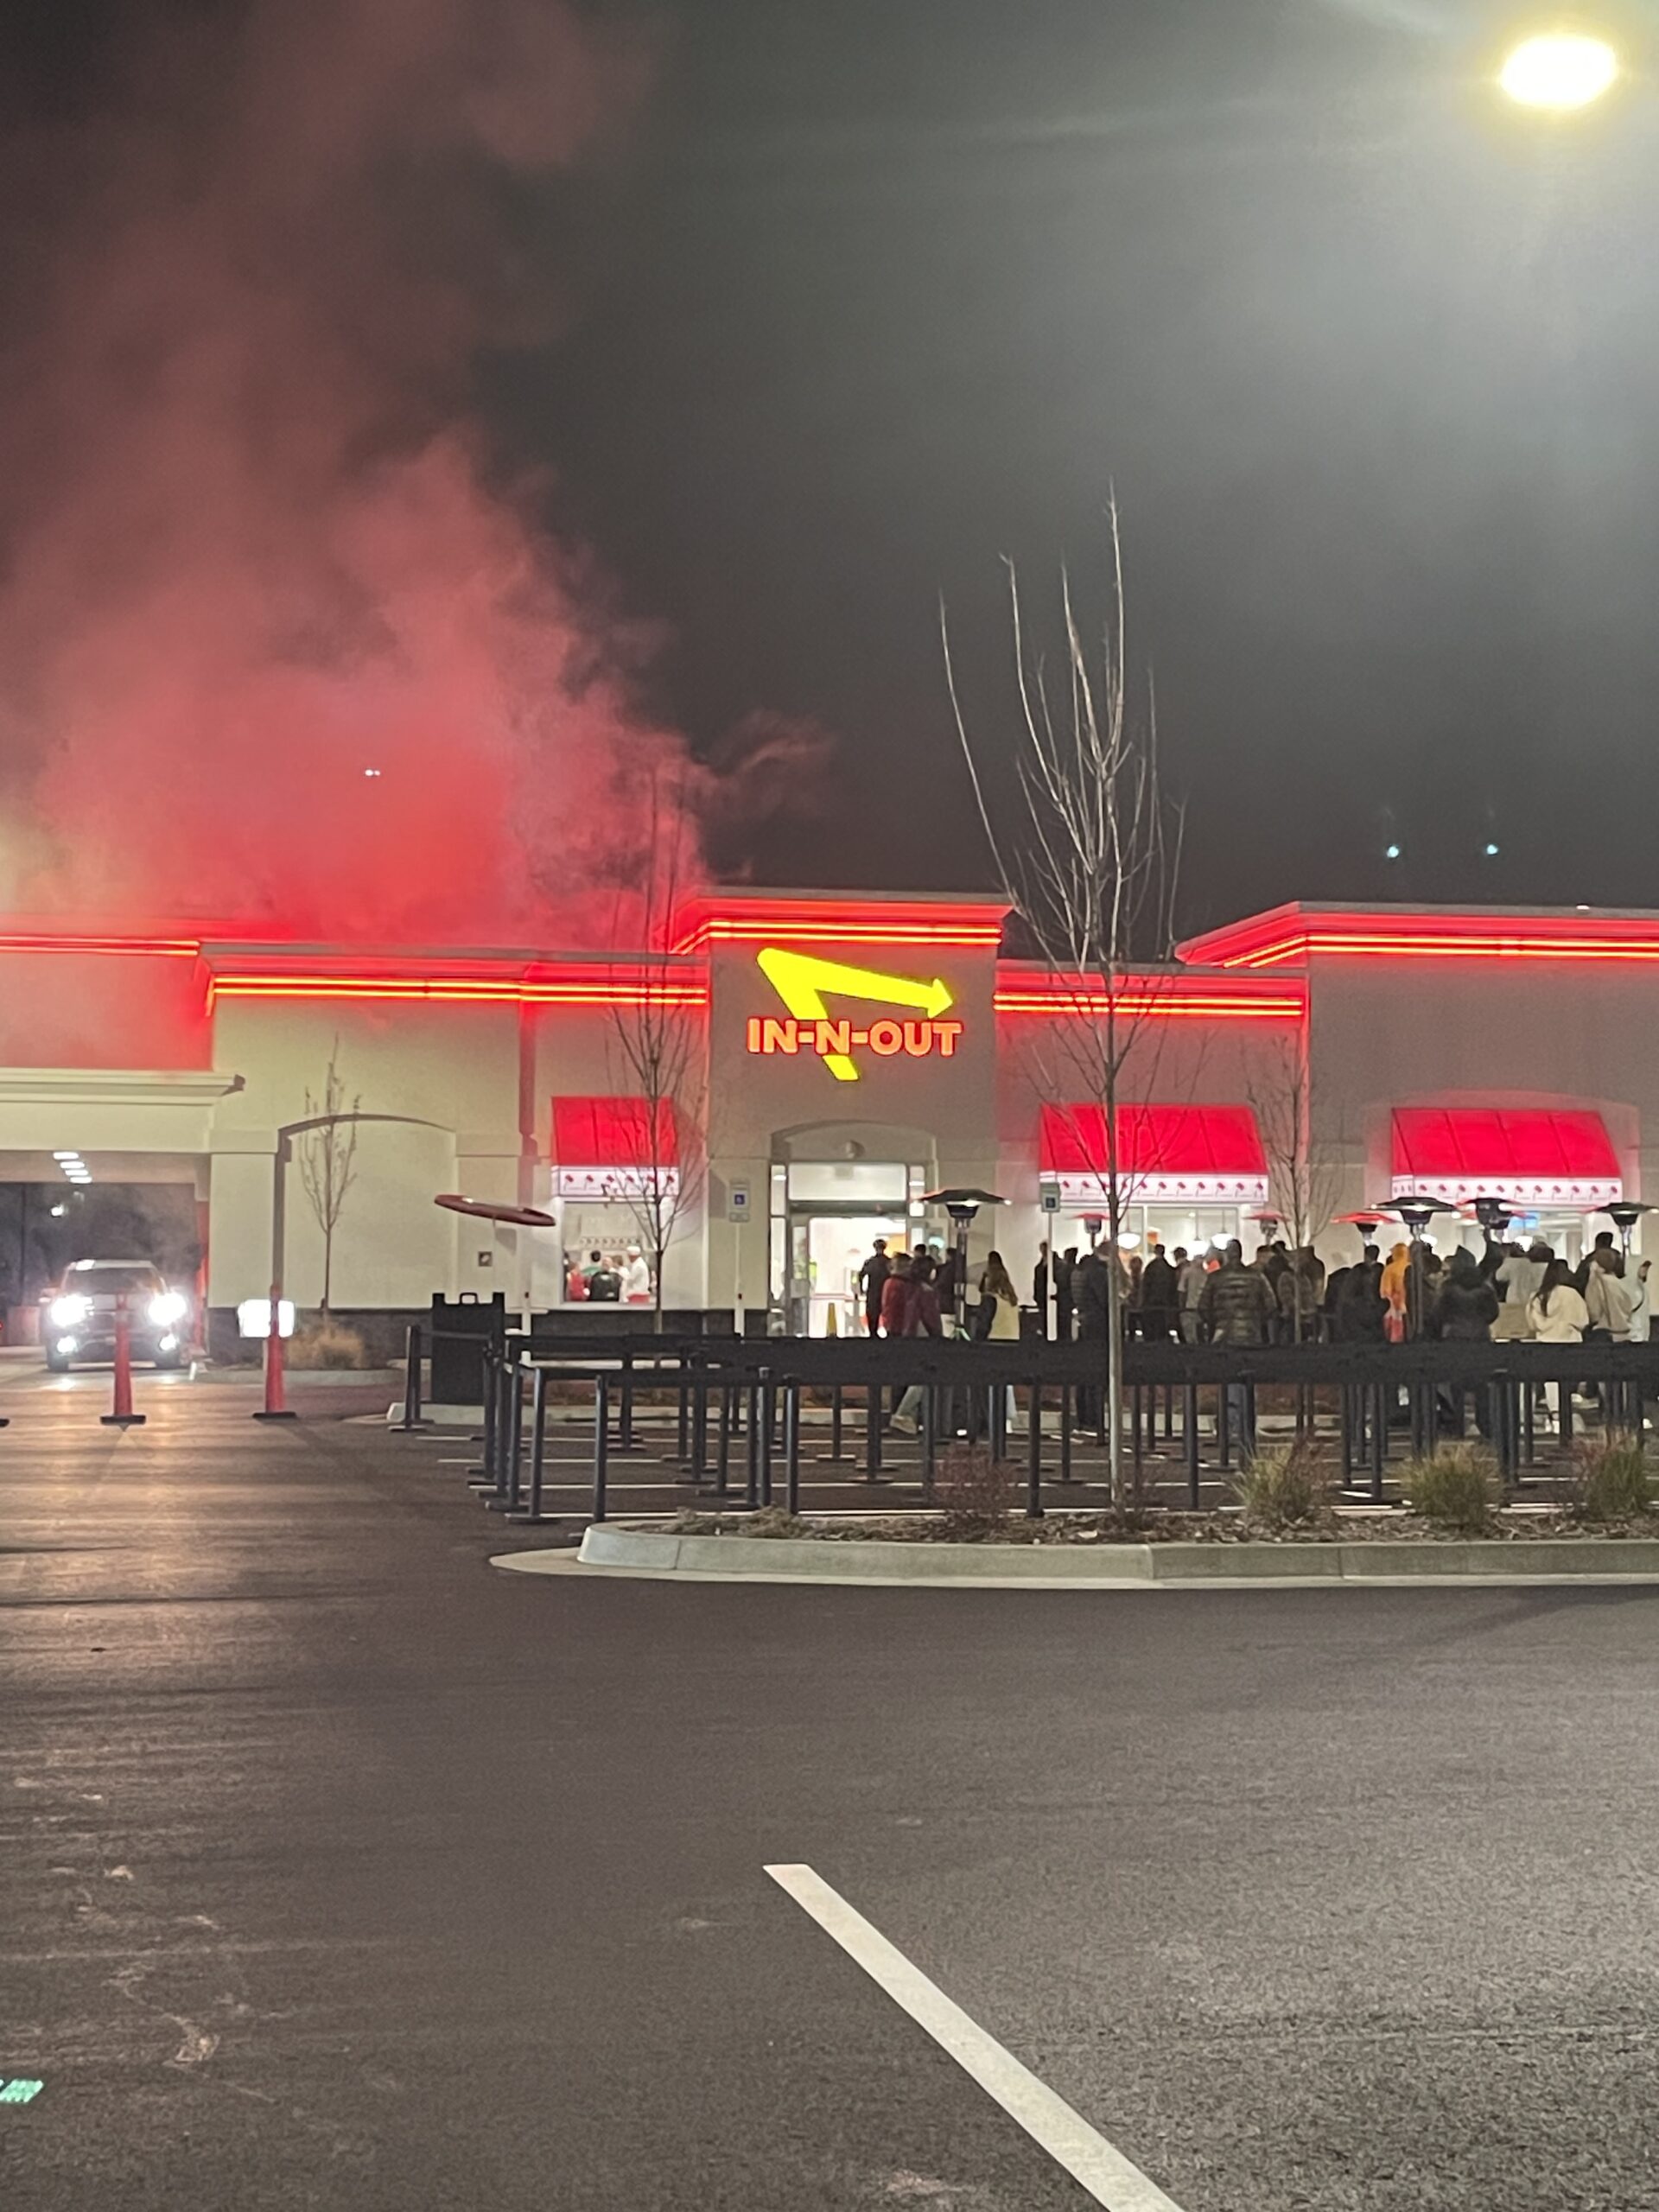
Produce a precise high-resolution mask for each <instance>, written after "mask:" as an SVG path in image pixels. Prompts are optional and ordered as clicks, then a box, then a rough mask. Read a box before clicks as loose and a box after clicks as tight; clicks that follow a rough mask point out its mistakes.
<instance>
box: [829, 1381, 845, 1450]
mask: <svg viewBox="0 0 1659 2212" xmlns="http://www.w3.org/2000/svg"><path fill="white" fill-rule="evenodd" d="M845 1456H846V1455H845V1453H844V1452H842V1448H841V1385H840V1383H836V1385H835V1386H834V1388H833V1389H831V1391H830V1393H829V1457H830V1458H831V1459H834V1460H836V1461H839V1460H841V1459H843V1458H844V1457H845Z"/></svg>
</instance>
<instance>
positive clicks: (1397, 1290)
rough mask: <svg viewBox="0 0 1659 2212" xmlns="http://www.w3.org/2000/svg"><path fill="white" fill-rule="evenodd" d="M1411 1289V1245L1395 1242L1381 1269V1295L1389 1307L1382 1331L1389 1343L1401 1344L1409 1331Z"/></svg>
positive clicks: (1384, 1316)
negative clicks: (1386, 1263)
mask: <svg viewBox="0 0 1659 2212" xmlns="http://www.w3.org/2000/svg"><path fill="white" fill-rule="evenodd" d="M1411 1289H1412V1283H1411V1247H1410V1245H1409V1244H1396V1245H1395V1247H1394V1249H1393V1250H1392V1251H1391V1252H1390V1253H1389V1259H1388V1265H1387V1266H1386V1267H1385V1268H1383V1297H1384V1298H1385V1299H1386V1300H1388V1307H1389V1310H1388V1312H1387V1313H1385V1314H1384V1315H1383V1335H1384V1336H1385V1337H1386V1338H1388V1340H1389V1343H1390V1344H1403V1343H1404V1342H1405V1340H1406V1338H1407V1336H1408V1334H1409V1332H1410V1325H1411V1324H1410V1319H1409V1315H1410V1304H1411Z"/></svg>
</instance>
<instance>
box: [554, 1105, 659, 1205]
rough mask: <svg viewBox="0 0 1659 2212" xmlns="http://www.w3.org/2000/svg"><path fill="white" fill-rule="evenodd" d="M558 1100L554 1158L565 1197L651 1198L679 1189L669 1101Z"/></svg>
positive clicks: (555, 1118) (555, 1107)
mask: <svg viewBox="0 0 1659 2212" xmlns="http://www.w3.org/2000/svg"><path fill="white" fill-rule="evenodd" d="M654 1126H655V1129H656V1141H655V1143H654V1144H653V1142H652V1127H653V1123H652V1111H651V1102H650V1100H649V1099H645V1098H556V1099H555V1100H554V1101H553V1158H554V1160H555V1162H556V1171H557V1185H556V1187H557V1190H558V1194H559V1196H560V1197H561V1198H654V1197H655V1196H658V1195H662V1196H666V1195H667V1194H669V1193H670V1192H673V1191H677V1189H678V1187H679V1177H680V1136H679V1129H678V1127H677V1123H676V1120H675V1115H674V1103H673V1101H672V1100H671V1099H669V1098H659V1099H658V1101H657V1114H656V1120H655V1124H654Z"/></svg>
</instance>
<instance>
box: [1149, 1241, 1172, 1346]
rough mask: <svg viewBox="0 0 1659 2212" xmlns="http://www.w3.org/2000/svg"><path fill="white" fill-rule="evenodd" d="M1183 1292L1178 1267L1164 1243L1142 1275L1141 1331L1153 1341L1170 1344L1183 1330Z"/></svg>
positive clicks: (1155, 1247) (1157, 1246)
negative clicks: (1181, 1326)
mask: <svg viewBox="0 0 1659 2212" xmlns="http://www.w3.org/2000/svg"><path fill="white" fill-rule="evenodd" d="M1180 1312H1181V1293H1180V1286H1179V1280H1178V1278H1177V1275H1176V1273H1175V1269H1174V1268H1173V1266H1172V1265H1171V1264H1170V1262H1169V1260H1168V1258H1167V1257H1166V1254H1165V1251H1164V1248H1163V1246H1162V1245H1161V1244H1159V1245H1156V1246H1154V1249H1153V1255H1152V1257H1151V1258H1150V1259H1149V1260H1148V1261H1147V1264H1146V1266H1145V1268H1143V1269H1142V1270H1141V1335H1142V1336H1143V1337H1145V1338H1147V1340H1148V1341H1149V1342H1151V1343H1155V1344H1166V1343H1167V1342H1168V1340H1169V1338H1171V1337H1174V1336H1179V1333H1180V1326H1179V1324H1180Z"/></svg>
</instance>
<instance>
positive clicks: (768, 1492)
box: [758, 1368, 778, 1505]
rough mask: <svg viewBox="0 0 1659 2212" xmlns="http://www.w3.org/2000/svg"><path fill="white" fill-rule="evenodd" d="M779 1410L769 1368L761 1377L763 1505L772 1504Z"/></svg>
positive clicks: (776, 1393) (761, 1481)
mask: <svg viewBox="0 0 1659 2212" xmlns="http://www.w3.org/2000/svg"><path fill="white" fill-rule="evenodd" d="M777 1409H778V1392H777V1389H776V1388H775V1387H774V1385H773V1383H772V1370H771V1369H770V1368H767V1369H765V1370H762V1372H761V1376H760V1452H759V1454H758V1462H759V1466H760V1503H761V1504H762V1505H770V1504H771V1503H772V1435H773V1424H774V1423H775V1421H776V1420H777V1417H778V1410H777Z"/></svg>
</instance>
